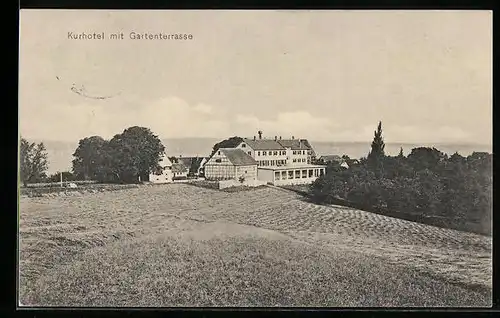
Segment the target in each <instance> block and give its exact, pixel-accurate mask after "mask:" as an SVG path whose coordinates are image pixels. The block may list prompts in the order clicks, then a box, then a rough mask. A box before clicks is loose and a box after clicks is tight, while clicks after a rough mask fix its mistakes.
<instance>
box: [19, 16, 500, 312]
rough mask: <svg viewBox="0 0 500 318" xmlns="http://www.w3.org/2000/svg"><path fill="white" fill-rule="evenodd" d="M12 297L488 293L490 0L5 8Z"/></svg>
mask: <svg viewBox="0 0 500 318" xmlns="http://www.w3.org/2000/svg"><path fill="white" fill-rule="evenodd" d="M19 16H20V18H19V28H20V29H19V30H20V31H19V32H20V37H19V152H18V159H19V166H18V176H19V177H18V273H17V274H18V290H17V294H18V296H17V297H18V307H26V308H30V307H116V308H129V307H165V308H167V307H168V308H172V307H174V308H178V307H250V308H251V307H267V308H269V307H281V308H282V307H285V308H286V307H303V308H308V307H309V308H311V307H314V308H318V307H321V308H366V307H387V308H391V307H392V308H395V307H397V308H401V307H422V308H423V307H434V308H448V307H454V308H456V307H469V308H479V307H482V308H487V307H491V306H492V305H493V301H492V201H493V194H492V179H493V172H492V165H493V163H492V162H493V147H492V139H493V138H492V134H493V132H492V130H493V118H492V117H493V116H492V109H493V103H492V95H493V93H492V90H493V80H492V73H493V71H492V69H493V56H492V55H493V53H492V48H493V40H492V33H493V32H492V16H493V14H492V11H487V10H387V11H384V10H137V11H134V10H53V9H51V10H49V9H43V10H42V9H22V10H20V14H19Z"/></svg>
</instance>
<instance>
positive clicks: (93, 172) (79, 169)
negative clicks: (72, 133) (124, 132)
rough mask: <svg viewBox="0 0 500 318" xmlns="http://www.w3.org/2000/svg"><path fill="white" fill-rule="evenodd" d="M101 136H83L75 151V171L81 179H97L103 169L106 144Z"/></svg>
mask: <svg viewBox="0 0 500 318" xmlns="http://www.w3.org/2000/svg"><path fill="white" fill-rule="evenodd" d="M106 143H107V141H106V140H104V139H103V138H102V137H100V136H92V137H87V138H83V139H81V140H80V142H79V143H78V148H76V150H75V152H74V153H73V157H75V159H73V162H72V163H73V173H74V174H75V177H76V178H77V179H79V180H89V179H92V180H97V179H98V176H99V174H100V173H101V172H102V170H103V165H104V153H103V152H105V151H106V149H105V145H106Z"/></svg>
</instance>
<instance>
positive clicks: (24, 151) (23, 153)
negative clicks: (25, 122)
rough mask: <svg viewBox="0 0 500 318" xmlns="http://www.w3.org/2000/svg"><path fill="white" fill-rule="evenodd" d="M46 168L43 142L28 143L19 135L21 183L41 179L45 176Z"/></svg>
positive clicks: (45, 152)
mask: <svg viewBox="0 0 500 318" xmlns="http://www.w3.org/2000/svg"><path fill="white" fill-rule="evenodd" d="M47 169H48V161H47V151H46V149H45V145H44V144H43V142H41V143H39V144H35V143H30V142H28V141H27V140H26V139H24V138H22V137H21V144H20V178H21V182H22V183H23V185H24V186H26V185H27V184H28V183H33V182H40V181H42V180H43V179H44V178H46V174H45V172H46V171H47Z"/></svg>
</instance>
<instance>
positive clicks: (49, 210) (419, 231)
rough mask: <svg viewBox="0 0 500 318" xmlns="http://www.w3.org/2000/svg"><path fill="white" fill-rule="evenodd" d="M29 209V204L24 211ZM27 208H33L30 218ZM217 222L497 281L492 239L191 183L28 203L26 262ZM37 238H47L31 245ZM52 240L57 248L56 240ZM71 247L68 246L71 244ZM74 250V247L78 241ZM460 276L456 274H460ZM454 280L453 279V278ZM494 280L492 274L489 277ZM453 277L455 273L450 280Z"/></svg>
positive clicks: (276, 193)
mask: <svg viewBox="0 0 500 318" xmlns="http://www.w3.org/2000/svg"><path fill="white" fill-rule="evenodd" d="M23 205H24V207H23ZM23 211H31V212H30V214H29V215H28V214H24V213H23ZM217 220H223V221H229V222H233V223H239V224H245V225H252V226H256V227H260V228H264V229H269V230H275V231H278V232H281V233H284V234H287V235H289V236H291V237H294V238H296V239H299V240H303V241H309V242H316V243H318V244H324V245H328V246H336V247H338V248H347V249H351V250H356V251H360V252H363V253H367V254H373V255H374V256H380V257H386V258H388V259H389V260H393V261H396V262H398V261H401V260H405V262H407V263H408V264H414V265H415V266H416V267H432V268H434V269H435V270H436V271H438V272H442V273H445V274H446V272H448V273H451V274H450V275H452V274H453V272H454V271H456V272H457V273H458V276H460V277H461V278H462V279H464V277H466V276H468V277H470V281H469V282H479V283H481V282H482V283H486V284H488V283H489V278H488V277H491V275H490V273H491V239H490V238H487V237H484V236H480V235H475V234H472V233H466V232H459V231H455V230H450V229H443V228H438V227H434V226H429V225H424V224H418V223H414V222H410V221H405V220H401V219H396V218H391V217H386V216H382V215H377V214H374V213H369V212H364V211H360V210H354V209H347V208H342V207H332V206H321V205H314V204H311V203H308V202H305V201H302V199H301V197H300V196H299V195H297V194H295V193H292V192H286V191H280V190H278V189H274V188H260V189H255V190H251V191H241V192H233V193H229V192H223V191H217V190H212V189H204V188H198V187H194V186H191V185H184V184H169V185H163V186H144V187H140V188H135V189H126V190H122V191H113V192H104V193H102V192H100V193H93V194H87V195H85V196H83V197H81V196H75V197H66V196H64V197H55V198H22V200H21V215H20V234H21V244H23V242H24V246H25V247H23V248H22V250H23V255H24V257H21V259H27V258H28V259H29V260H30V261H41V260H40V259H37V257H35V254H36V252H37V251H40V249H41V248H42V246H45V247H44V248H46V249H47V250H54V249H57V246H58V241H59V240H65V239H66V240H74V241H75V242H79V243H74V244H87V246H88V247H91V246H93V245H92V244H97V245H99V244H106V242H111V241H113V240H118V239H119V238H120V237H131V238H132V237H140V236H141V235H143V234H151V233H152V232H154V233H160V234H161V233H162V232H165V231H169V230H172V229H175V228H180V227H186V226H190V224H194V223H196V222H212V221H217ZM34 233H36V234H37V235H38V236H39V237H42V238H44V239H46V241H44V242H42V243H40V244H41V245H40V244H35V243H34V242H31V241H30V237H31V235H32V234H34ZM49 242H50V243H49ZM66 243H68V242H66ZM70 245H71V244H70ZM453 275H454V274H453ZM453 275H452V276H453ZM488 275H489V276H488ZM448 276H449V275H448Z"/></svg>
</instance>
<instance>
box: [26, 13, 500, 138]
mask: <svg viewBox="0 0 500 318" xmlns="http://www.w3.org/2000/svg"><path fill="white" fill-rule="evenodd" d="M68 32H73V33H72V34H74V35H78V34H80V33H82V32H86V33H94V32H96V33H102V32H104V35H105V37H106V39H105V40H79V39H77V40H74V39H70V38H69V37H68ZM114 32H123V34H124V39H123V40H114V39H109V38H108V37H109V34H111V33H114ZM130 32H137V33H144V32H150V33H160V32H161V33H165V34H174V33H177V34H191V35H192V36H193V37H192V40H143V39H139V40H138V39H131V38H130V37H129V34H130ZM72 87H76V88H79V89H81V88H83V87H84V90H85V94H84V95H86V96H82V95H79V94H77V93H75V92H74V91H73V90H72ZM96 97H106V98H103V99H96ZM379 121H382V127H383V131H384V138H385V141H386V142H407V143H419V142H426V143H429V142H435V143H446V142H448V143H479V144H491V142H492V13H491V11H307V10H304V11H207V10H205V11H202V10H200V11H178V10H176V11H92V10H89V11H83V10H81V11H71V10H21V14H20V66H19V130H20V134H21V135H22V136H23V137H25V138H28V139H30V138H31V139H37V140H40V139H41V140H54V141H78V140H79V139H81V138H84V137H88V136H92V135H99V136H102V137H104V138H111V137H112V136H113V135H115V134H118V133H121V132H122V131H123V130H124V129H125V128H127V127H130V126H136V125H137V126H144V127H148V128H150V129H151V130H152V131H153V132H154V133H155V134H157V135H159V136H160V137H161V138H184V137H214V138H226V137H229V136H235V135H238V136H242V137H253V136H254V135H256V134H257V131H258V130H262V131H263V135H264V137H266V136H268V137H274V136H276V135H278V136H283V137H290V136H292V135H293V136H295V137H296V138H299V137H300V138H308V139H309V140H314V141H338V142H346V141H347V142H348V141H361V142H367V141H370V140H371V139H372V138H373V132H374V130H375V129H376V126H377V124H378V122H379Z"/></svg>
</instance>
